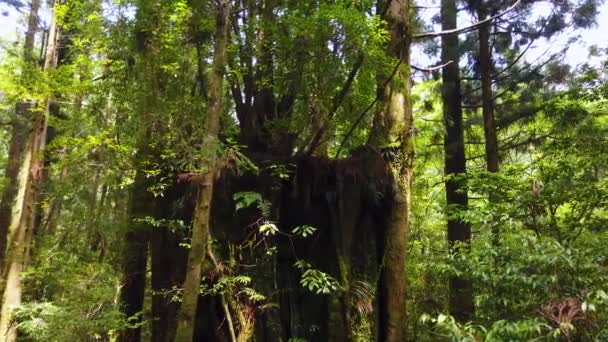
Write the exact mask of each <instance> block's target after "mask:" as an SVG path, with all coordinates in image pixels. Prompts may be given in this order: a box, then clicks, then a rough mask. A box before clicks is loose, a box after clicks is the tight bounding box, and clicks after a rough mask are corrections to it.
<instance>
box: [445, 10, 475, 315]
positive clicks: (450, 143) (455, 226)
mask: <svg viewBox="0 0 608 342" xmlns="http://www.w3.org/2000/svg"><path fill="white" fill-rule="evenodd" d="M457 15H458V11H457V8H456V1H455V0H442V3H441V17H442V25H441V29H442V30H444V31H445V30H451V29H454V28H456V22H457V19H456V18H457ZM458 45H459V43H458V34H450V35H444V36H442V37H441V62H442V64H445V63H450V64H448V65H447V66H446V67H444V68H443V70H442V81H443V83H442V87H441V90H442V92H441V95H442V98H443V121H444V125H445V135H444V150H445V188H446V190H445V193H446V207H447V209H446V211H447V216H448V217H447V229H448V245H449V248H450V252H453V253H457V252H458V251H457V250H455V249H454V248H453V247H454V246H455V245H456V244H457V243H462V244H463V247H466V246H467V245H468V244H469V243H470V242H471V227H470V226H469V225H468V224H467V223H466V222H465V221H464V220H462V219H460V218H458V217H457V216H455V214H456V213H455V211H461V210H466V209H467V206H468V201H469V199H468V194H467V189H466V181H465V179H464V177H465V174H466V156H465V149H464V130H463V125H462V99H461V94H460V68H459V62H460V55H459V51H458ZM449 309H450V314H451V315H452V316H454V317H455V318H456V319H458V320H460V321H468V320H471V319H472V318H473V286H472V284H471V282H470V281H469V280H467V279H465V278H462V277H450V279H449Z"/></svg>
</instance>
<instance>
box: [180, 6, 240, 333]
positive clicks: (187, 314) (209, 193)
mask: <svg viewBox="0 0 608 342" xmlns="http://www.w3.org/2000/svg"><path fill="white" fill-rule="evenodd" d="M216 11H217V14H216V18H217V19H216V34H215V51H214V56H213V64H212V66H211V74H210V75H209V81H208V98H209V99H210V104H209V108H208V110H207V115H206V117H205V123H206V126H205V128H206V129H205V131H206V134H207V135H206V137H205V140H206V141H205V142H206V144H208V145H209V149H210V150H214V148H213V144H217V136H218V133H219V129H220V115H221V113H222V99H223V87H222V85H223V79H224V68H225V64H226V47H227V44H228V27H229V14H230V3H229V2H228V1H227V0H223V1H222V2H220V3H219V4H218V6H217V9H216ZM216 168H217V160H216V157H215V156H211V157H210V158H209V160H206V161H204V169H203V170H204V171H203V172H205V173H204V174H203V175H201V176H199V177H200V179H199V177H195V179H193V181H194V182H195V183H197V184H196V187H197V195H196V204H195V208H194V214H193V220H192V238H191V243H190V254H189V256H188V268H187V270H186V279H185V280H184V286H183V294H182V305H181V308H180V312H179V319H178V325H177V333H176V335H175V340H176V341H184V342H186V341H192V337H193V335H194V320H195V318H196V312H197V305H198V301H199V295H200V281H201V268H202V264H203V262H204V260H205V256H206V254H207V244H208V236H209V233H210V232H209V224H210V221H211V216H210V212H211V199H212V197H213V183H214V181H215V172H216V171H215V169H216Z"/></svg>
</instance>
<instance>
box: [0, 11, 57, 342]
mask: <svg viewBox="0 0 608 342" xmlns="http://www.w3.org/2000/svg"><path fill="white" fill-rule="evenodd" d="M58 37H59V28H58V27H57V22H56V18H55V16H54V15H53V16H52V19H51V25H50V28H49V37H48V40H47V47H46V55H45V60H44V70H49V69H52V68H55V67H56V66H57V42H58ZM50 103H51V100H50V99H47V100H46V104H45V108H44V110H43V111H41V112H39V113H37V114H36V115H35V116H34V118H33V120H34V121H33V124H32V129H31V131H30V132H29V138H28V142H27V148H26V156H25V157H24V159H23V160H24V163H23V166H22V168H21V170H22V175H23V179H24V185H23V203H22V209H21V215H20V217H19V218H18V225H16V227H15V230H14V232H12V236H13V238H12V239H11V240H10V246H9V247H8V252H7V258H6V259H7V262H6V265H7V267H6V270H5V273H4V274H3V276H4V279H5V281H6V282H5V284H6V285H5V289H4V295H3V298H2V310H1V315H2V316H1V317H0V336H2V338H3V340H4V341H16V339H17V325H16V324H14V322H12V319H13V317H12V313H13V310H14V309H15V308H17V307H18V306H20V305H21V296H22V283H21V281H22V278H21V274H22V272H23V271H24V270H25V269H26V267H27V265H28V264H29V261H30V255H31V249H32V243H33V237H34V228H35V221H36V215H37V210H38V199H39V197H40V187H41V180H42V176H43V169H44V149H45V145H46V139H47V116H48V114H49V108H50Z"/></svg>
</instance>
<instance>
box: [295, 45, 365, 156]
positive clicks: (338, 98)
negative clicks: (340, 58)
mask: <svg viewBox="0 0 608 342" xmlns="http://www.w3.org/2000/svg"><path fill="white" fill-rule="evenodd" d="M363 59H364V55H363V54H360V55H359V56H358V57H357V60H356V61H355V64H354V65H353V68H352V69H351V71H350V73H349V74H348V78H347V79H346V82H345V83H344V86H342V89H341V90H340V92H338V93H337V94H336V95H335V96H334V98H333V101H332V102H333V105H332V108H331V110H330V111H329V113H328V114H327V120H328V121H329V120H331V119H333V117H334V115H336V112H337V111H338V109H339V108H340V106H341V105H342V102H344V99H345V98H346V95H347V94H348V91H349V90H350V88H351V86H352V84H353V81H354V80H355V76H357V72H358V71H359V69H361V66H362V65H363ZM326 129H327V121H326V122H325V123H324V124H323V126H321V128H319V129H318V130H317V131H316V132H315V135H314V136H313V138H312V140H311V141H310V143H309V144H308V146H309V147H308V149H307V150H306V152H305V153H304V155H306V156H310V155H312V154H313V153H314V152H315V150H316V149H317V147H318V146H319V145H320V144H319V143H320V141H321V138H323V134H324V133H325V130H326Z"/></svg>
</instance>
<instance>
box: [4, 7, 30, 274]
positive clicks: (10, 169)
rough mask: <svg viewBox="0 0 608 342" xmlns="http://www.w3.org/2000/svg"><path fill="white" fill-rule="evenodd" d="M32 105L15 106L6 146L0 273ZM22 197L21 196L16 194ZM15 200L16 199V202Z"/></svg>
mask: <svg viewBox="0 0 608 342" xmlns="http://www.w3.org/2000/svg"><path fill="white" fill-rule="evenodd" d="M39 8H40V1H38V0H34V1H32V2H31V4H30V13H29V16H28V21H27V31H26V33H25V42H24V45H23V62H24V71H25V72H24V76H23V77H24V78H25V77H27V74H28V72H27V71H28V70H29V69H30V68H37V66H35V65H34V59H33V54H34V41H35V38H36V32H37V30H38V10H39ZM30 107H31V104H30V103H28V101H27V100H24V101H23V102H20V103H18V104H17V106H16V108H15V109H16V110H15V111H16V113H15V114H16V115H15V116H14V118H13V120H12V122H11V124H12V135H11V143H10V147H9V156H8V163H7V165H6V171H5V177H6V178H7V179H6V180H7V185H6V187H5V189H4V191H3V192H2V199H1V200H0V274H3V273H4V263H5V257H6V247H7V240H8V235H9V234H8V233H9V231H10V229H9V228H10V227H12V226H13V224H12V223H11V222H15V223H14V224H17V222H18V221H19V218H18V217H19V214H18V213H13V209H17V210H18V211H19V212H20V210H21V206H22V203H21V198H18V196H17V194H18V192H19V171H20V167H21V166H22V163H23V156H24V152H25V148H26V146H25V145H26V139H27V131H28V126H27V124H26V123H27V122H28V120H29V119H30V116H31V115H32V114H31V113H30V109H31V108H30ZM19 197H22V196H19ZM15 200H17V201H16V202H15Z"/></svg>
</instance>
